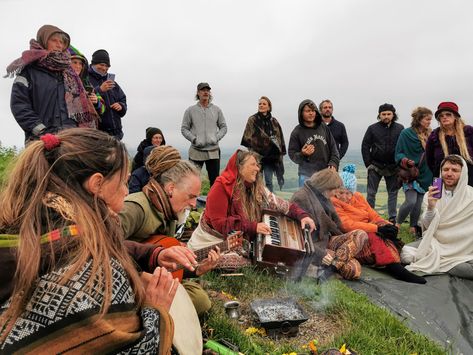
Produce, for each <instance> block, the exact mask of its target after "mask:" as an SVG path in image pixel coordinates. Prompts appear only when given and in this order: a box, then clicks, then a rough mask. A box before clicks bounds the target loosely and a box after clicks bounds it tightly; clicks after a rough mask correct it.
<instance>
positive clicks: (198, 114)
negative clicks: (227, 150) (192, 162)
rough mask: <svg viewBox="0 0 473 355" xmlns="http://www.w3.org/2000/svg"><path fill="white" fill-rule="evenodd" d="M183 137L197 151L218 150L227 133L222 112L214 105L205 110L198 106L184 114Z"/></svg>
mask: <svg viewBox="0 0 473 355" xmlns="http://www.w3.org/2000/svg"><path fill="white" fill-rule="evenodd" d="M181 133H182V135H183V136H184V137H185V138H186V139H187V140H188V141H190V142H191V143H192V148H194V149H197V150H204V151H205V150H215V149H218V142H219V141H220V140H221V139H222V138H223V137H224V136H225V134H226V133H227V123H226V122H225V117H223V113H222V110H221V109H220V108H219V107H218V106H215V105H214V104H212V103H209V105H208V106H207V107H206V108H204V107H202V106H201V105H200V103H199V102H197V104H195V105H193V106H191V107H189V108H188V109H187V110H186V112H185V113H184V117H183V119H182V125H181Z"/></svg>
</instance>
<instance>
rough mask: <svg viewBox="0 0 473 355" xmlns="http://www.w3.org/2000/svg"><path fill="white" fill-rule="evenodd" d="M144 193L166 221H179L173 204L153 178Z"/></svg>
mask: <svg viewBox="0 0 473 355" xmlns="http://www.w3.org/2000/svg"><path fill="white" fill-rule="evenodd" d="M143 193H144V194H145V195H146V197H147V198H148V200H150V201H151V203H152V204H153V206H154V207H156V209H157V210H158V211H160V212H162V213H163V214H164V218H165V220H166V221H172V220H177V216H176V215H175V213H174V211H173V210H172V207H171V202H170V201H169V197H168V195H167V194H166V192H165V191H164V190H163V188H162V186H161V185H160V184H159V183H158V182H157V181H156V180H155V179H154V178H153V177H152V178H150V179H149V182H148V184H146V185H145V186H144V187H143Z"/></svg>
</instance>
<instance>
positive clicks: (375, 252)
mask: <svg viewBox="0 0 473 355" xmlns="http://www.w3.org/2000/svg"><path fill="white" fill-rule="evenodd" d="M340 175H341V178H342V180H343V186H342V187H341V188H340V189H338V191H337V192H336V193H335V196H334V197H332V203H333V205H334V207H335V210H336V211H337V214H338V216H339V217H340V221H341V228H342V230H343V231H344V232H350V231H352V230H356V229H361V230H364V231H365V232H366V233H367V234H368V243H367V244H366V246H365V247H364V248H363V250H361V252H360V253H358V254H357V255H356V259H357V260H358V261H359V262H361V263H362V264H367V265H373V266H377V267H384V270H385V271H387V272H388V273H389V274H391V275H393V276H394V277H395V278H397V279H399V280H403V281H407V282H413V283H422V284H423V283H425V282H426V281H425V279H424V278H422V277H419V276H417V275H415V274H413V273H411V272H409V271H407V270H406V269H405V268H404V267H403V266H402V265H401V263H400V256H399V251H400V248H401V246H402V242H400V240H399V239H398V238H397V234H398V228H397V227H396V226H395V225H393V224H392V223H391V222H389V221H387V220H385V219H383V218H382V217H381V216H380V215H379V214H378V213H377V212H376V211H375V210H373V209H372V208H371V206H370V205H369V204H368V202H367V201H366V200H365V198H364V197H363V195H362V194H360V193H359V192H356V185H357V181H356V176H355V165H354V164H348V165H346V166H345V167H344V168H343V172H342V173H341V174H340Z"/></svg>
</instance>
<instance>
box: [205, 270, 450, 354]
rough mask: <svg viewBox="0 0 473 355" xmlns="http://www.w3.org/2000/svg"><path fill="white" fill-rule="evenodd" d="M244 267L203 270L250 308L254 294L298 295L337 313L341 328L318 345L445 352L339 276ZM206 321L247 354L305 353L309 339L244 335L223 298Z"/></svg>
mask: <svg viewBox="0 0 473 355" xmlns="http://www.w3.org/2000/svg"><path fill="white" fill-rule="evenodd" d="M243 273H244V276H243V277H239V278H238V277H233V278H224V277H220V276H219V274H217V273H209V274H207V275H206V276H205V279H206V282H207V288H208V289H210V290H215V291H217V292H218V291H221V290H223V291H224V292H226V293H228V294H231V295H233V296H236V297H237V299H238V300H239V301H240V302H242V304H246V308H248V305H247V303H248V302H249V301H251V300H252V299H254V298H271V297H284V296H289V295H290V296H293V297H296V298H297V299H298V300H299V302H300V303H301V304H303V307H304V309H305V310H306V312H309V313H312V312H318V313H319V314H322V315H324V316H325V317H326V318H327V319H329V320H330V319H333V320H334V322H335V323H336V325H337V327H338V329H339V330H338V332H335V333H336V334H335V337H334V338H333V337H332V339H333V340H331V341H329V342H327V343H325V344H323V343H321V344H319V350H326V349H329V348H340V346H341V345H343V344H347V346H349V347H350V348H351V349H353V350H355V351H357V352H358V354H414V353H417V354H445V353H446V351H445V350H443V349H441V348H440V347H439V346H438V345H437V344H436V343H434V342H432V341H430V340H429V339H427V338H426V337H425V336H422V335H420V334H417V333H414V332H413V331H411V330H410V329H409V328H408V327H406V326H405V325H404V324H403V323H402V322H401V321H400V320H398V319H397V318H395V317H394V316H393V315H391V314H390V313H389V312H388V311H386V310H384V309H381V308H379V307H377V306H375V305H374V304H372V303H371V302H370V301H369V300H368V298H367V297H366V296H364V295H361V294H358V293H356V292H354V291H352V290H351V289H350V288H348V287H347V286H345V285H344V284H343V283H342V282H340V281H338V280H331V281H329V282H326V283H324V284H322V285H318V284H316V282H315V280H314V279H310V278H305V279H304V280H302V281H301V282H299V283H294V282H292V281H286V280H285V279H282V278H279V277H274V276H272V275H269V274H268V273H265V272H260V271H258V270H257V269H254V268H247V269H244V270H243ZM242 311H245V310H244V309H243V310H242ZM247 312H248V310H247ZM255 326H257V325H255ZM205 327H206V329H213V332H212V336H211V337H210V338H211V339H214V340H217V341H218V340H219V339H222V338H223V339H227V340H229V341H230V342H232V343H233V344H236V345H238V346H239V348H240V351H241V352H242V353H244V354H283V353H290V352H296V353H298V354H303V353H307V348H304V347H303V346H304V345H306V342H302V341H301V340H299V342H298V341H297V340H294V339H291V338H287V339H283V340H279V341H273V340H271V339H270V338H268V337H262V336H259V335H245V333H244V330H245V326H241V325H240V324H238V323H237V322H236V321H234V320H231V319H229V318H228V317H227V316H226V315H225V314H224V310H223V301H221V300H216V301H214V306H213V308H212V309H211V312H210V316H209V319H208V320H207V321H206V324H205ZM325 335H326V334H325ZM320 338H321V334H317V333H314V334H313V335H312V334H311V336H310V339H320ZM296 339H297V338H296Z"/></svg>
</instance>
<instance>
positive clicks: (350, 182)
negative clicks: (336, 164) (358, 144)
mask: <svg viewBox="0 0 473 355" xmlns="http://www.w3.org/2000/svg"><path fill="white" fill-rule="evenodd" d="M355 171H356V166H355V164H347V165H345V167H344V168H343V171H342V172H341V173H340V177H341V178H342V181H343V186H344V187H345V188H346V189H347V190H349V191H351V192H355V191H356V176H355Z"/></svg>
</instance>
